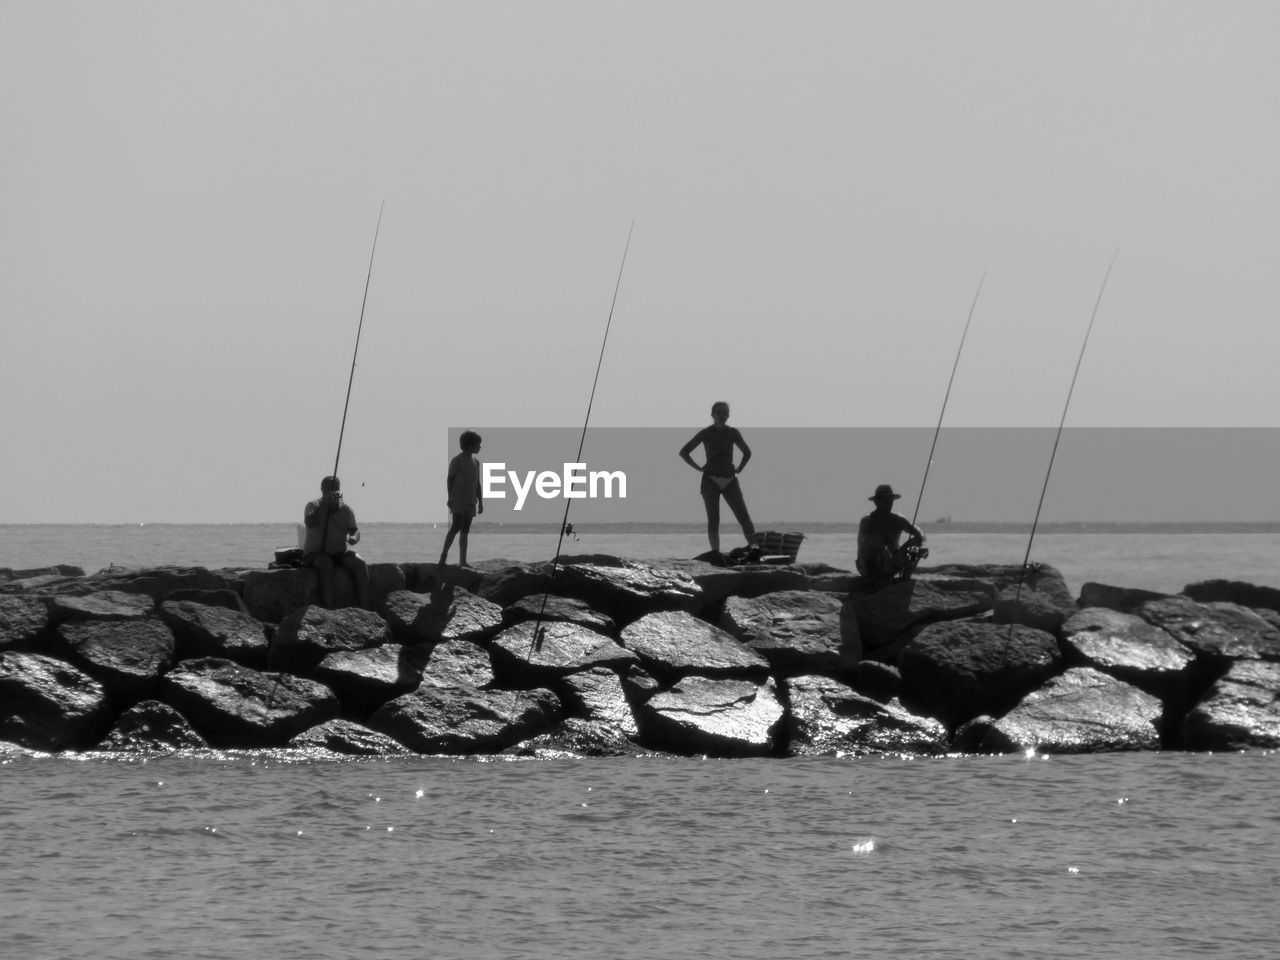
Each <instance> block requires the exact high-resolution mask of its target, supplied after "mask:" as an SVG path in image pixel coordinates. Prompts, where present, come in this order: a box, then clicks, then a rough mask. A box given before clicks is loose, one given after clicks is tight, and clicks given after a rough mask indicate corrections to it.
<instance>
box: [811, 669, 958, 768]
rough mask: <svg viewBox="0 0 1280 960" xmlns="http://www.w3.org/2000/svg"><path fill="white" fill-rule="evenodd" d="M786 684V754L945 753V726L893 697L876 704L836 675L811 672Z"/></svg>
mask: <svg viewBox="0 0 1280 960" xmlns="http://www.w3.org/2000/svg"><path fill="white" fill-rule="evenodd" d="M787 688H788V691H789V693H790V702H791V728H790V740H791V751H792V753H795V754H799V755H802V756H810V755H818V754H830V753H837V752H848V753H910V754H937V753H945V752H946V749H947V731H946V728H945V727H943V726H942V724H941V723H939V722H938V721H937V720H934V719H931V718H929V717H918V716H915V715H914V714H912V713H909V712H908V711H907V710H906V709H904V708H903V706H902V704H900V703H898V702H897V701H890V702H888V703H880V702H878V701H876V700H872V699H871V698H870V697H865V696H862V695H861V694H859V693H857V692H856V691H855V690H853V689H852V688H850V687H849V686H847V685H845V684H843V683H841V682H840V681H838V680H833V679H831V678H830V677H822V676H815V675H810V676H799V677H792V678H791V679H790V680H788V681H787Z"/></svg>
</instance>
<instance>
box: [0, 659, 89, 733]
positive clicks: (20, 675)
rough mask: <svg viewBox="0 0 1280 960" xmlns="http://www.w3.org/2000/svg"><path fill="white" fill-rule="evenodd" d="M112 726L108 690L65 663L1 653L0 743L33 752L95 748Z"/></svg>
mask: <svg viewBox="0 0 1280 960" xmlns="http://www.w3.org/2000/svg"><path fill="white" fill-rule="evenodd" d="M110 723H111V707H110V705H109V704H108V701H107V691H106V690H105V689H104V688H103V686H102V684H101V683H99V682H98V681H97V680H95V679H93V677H91V676H89V675H88V674H87V673H85V672H84V671H82V670H79V669H77V668H76V667H73V666H72V665H71V664H69V663H65V662H63V661H62V660H55V659H54V658H53V657H47V656H45V655H43V654H39V653H25V652H22V651H15V650H7V651H4V652H0V740H7V741H9V742H10V743H16V744H19V745H21V746H24V747H27V748H29V749H31V750H66V749H71V748H80V747H91V746H93V745H94V744H95V743H97V742H98V741H99V740H100V739H102V736H103V734H105V733H106V731H107V727H108V726H109V724H110Z"/></svg>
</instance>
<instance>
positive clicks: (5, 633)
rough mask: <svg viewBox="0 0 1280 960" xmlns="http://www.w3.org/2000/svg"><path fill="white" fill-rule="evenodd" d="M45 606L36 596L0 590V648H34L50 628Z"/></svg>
mask: <svg viewBox="0 0 1280 960" xmlns="http://www.w3.org/2000/svg"><path fill="white" fill-rule="evenodd" d="M52 624H53V620H52V618H51V617H50V616H49V607H48V606H47V605H46V603H45V601H44V600H41V599H40V598H39V597H26V596H16V595H10V594H0V650H35V649H37V648H38V647H39V646H40V645H41V644H42V642H43V641H44V640H45V638H46V637H47V636H48V635H49V632H50V630H51V629H52Z"/></svg>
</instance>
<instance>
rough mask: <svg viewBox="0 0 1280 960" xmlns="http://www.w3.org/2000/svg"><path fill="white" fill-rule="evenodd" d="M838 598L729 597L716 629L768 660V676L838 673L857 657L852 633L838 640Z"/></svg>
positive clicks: (801, 594)
mask: <svg viewBox="0 0 1280 960" xmlns="http://www.w3.org/2000/svg"><path fill="white" fill-rule="evenodd" d="M841 606H842V602H841V600H840V598H839V597H837V596H835V595H833V594H829V593H821V592H815V591H808V590H783V591H781V592H779V593H766V594H764V595H763V596H759V597H753V598H747V597H730V598H729V599H728V600H726V601H725V603H724V613H723V614H721V617H720V626H721V628H723V629H724V630H725V631H726V632H728V633H730V634H732V635H733V636H735V637H737V638H738V639H739V640H741V641H742V642H743V643H745V644H746V645H747V646H748V647H750V648H751V649H752V650H754V651H755V652H756V653H758V654H760V655H761V656H762V657H764V658H765V659H766V660H768V661H769V664H770V666H772V667H773V670H774V673H775V674H776V675H779V676H788V675H796V674H805V673H825V674H838V673H846V672H848V671H850V670H852V669H853V668H854V667H855V666H856V665H857V663H858V661H859V660H860V659H861V657H862V645H861V643H860V642H859V641H858V637H857V635H856V634H855V635H853V636H842V635H841V629H840V608H841Z"/></svg>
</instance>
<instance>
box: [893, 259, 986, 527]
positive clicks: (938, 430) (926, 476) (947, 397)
mask: <svg viewBox="0 0 1280 960" xmlns="http://www.w3.org/2000/svg"><path fill="white" fill-rule="evenodd" d="M986 279H987V273H986V271H985V270H984V271H983V272H982V277H981V278H980V279H979V280H978V289H977V290H975V291H974V294H973V303H971V304H969V316H968V317H967V318H966V319H965V321H964V332H963V333H961V334H960V346H959V347H958V348H957V349H956V359H955V362H954V363H952V364H951V378H950V379H949V380H948V381H947V392H946V395H945V396H943V398H942V410H940V411H939V412H938V426H937V427H936V428H935V429H934V431H933V443H931V444H930V445H929V459H928V460H926V461H925V464H924V477H923V478H922V479H921V480H920V493H919V494H918V495H917V496H916V509H915V512H914V513H912V514H911V525H912V526H913V527H914V526H915V525H916V518H917V517H918V516H919V515H920V504H921V503H922V502H923V501H924V485H925V484H926V483H928V482H929V468H930V467H931V466H933V451H934V449H935V448H936V447H937V446H938V434H939V433H941V432H942V418H943V417H945V416H946V414H947V401H948V400H950V399H951V385H952V384H953V383H955V382H956V369H957V368H958V367H959V366H960V354H961V353H962V352H963V351H964V341H965V338H966V337H968V336H969V324H970V323H972V322H973V311H974V310H975V309H976V308H977V306H978V295H979V294H981V293H982V284H983V281H985V280H986Z"/></svg>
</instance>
